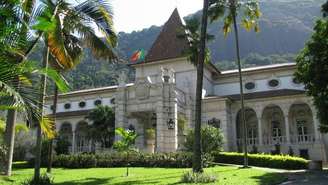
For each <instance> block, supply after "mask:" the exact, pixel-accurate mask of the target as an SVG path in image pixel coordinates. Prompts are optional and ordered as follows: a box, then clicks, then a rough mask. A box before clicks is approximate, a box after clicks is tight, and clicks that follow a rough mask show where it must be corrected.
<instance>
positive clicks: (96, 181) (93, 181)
mask: <svg viewBox="0 0 328 185" xmlns="http://www.w3.org/2000/svg"><path fill="white" fill-rule="evenodd" d="M114 178H115V177H110V178H86V179H83V180H77V181H67V182H61V183H55V184H56V185H102V184H109V183H110V181H111V180H112V179H114Z"/></svg>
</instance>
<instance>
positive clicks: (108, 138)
mask: <svg viewBox="0 0 328 185" xmlns="http://www.w3.org/2000/svg"><path fill="white" fill-rule="evenodd" d="M86 118H87V119H89V120H90V121H92V125H90V126H89V129H88V130H89V131H88V135H89V138H90V139H91V140H92V141H93V142H99V143H101V145H102V147H105V148H109V147H111V146H112V145H113V141H114V136H115V112H114V111H113V109H112V108H111V107H109V106H97V108H95V109H93V110H92V111H91V112H90V113H89V114H88V115H87V117H86Z"/></svg>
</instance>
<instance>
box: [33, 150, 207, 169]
mask: <svg viewBox="0 0 328 185" xmlns="http://www.w3.org/2000/svg"><path fill="white" fill-rule="evenodd" d="M127 155H128V154H127V153H122V152H110V153H103V154H75V155H58V156H55V157H54V163H53V164H54V166H55V167H61V168H95V167H98V168H112V167H127V166H130V167H161V168H190V167H191V166H192V156H193V154H192V153H190V152H177V153H153V154H151V153H141V152H134V153H133V155H129V156H128V157H127ZM202 160H203V164H204V166H205V167H209V166H211V164H212V163H211V162H212V160H213V158H212V157H211V156H210V155H209V154H206V155H204V157H203V158H202ZM44 162H45V161H44ZM29 164H30V165H33V161H29ZM42 165H43V166H45V165H46V163H43V164H42Z"/></svg>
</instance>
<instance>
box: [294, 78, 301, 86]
mask: <svg viewBox="0 0 328 185" xmlns="http://www.w3.org/2000/svg"><path fill="white" fill-rule="evenodd" d="M293 83H294V84H296V85H299V84H301V82H300V81H299V80H298V79H296V78H293Z"/></svg>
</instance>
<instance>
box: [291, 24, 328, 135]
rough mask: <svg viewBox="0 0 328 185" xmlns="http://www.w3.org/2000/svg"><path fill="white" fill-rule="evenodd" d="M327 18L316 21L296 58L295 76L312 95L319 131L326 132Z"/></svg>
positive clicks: (327, 100)
mask: <svg viewBox="0 0 328 185" xmlns="http://www.w3.org/2000/svg"><path fill="white" fill-rule="evenodd" d="M327 61H328V19H327V18H322V19H319V20H318V21H317V22H316V25H315V27H314V33H313V35H312V37H311V39H310V40H309V41H308V42H307V43H306V45H305V48H304V49H303V50H302V51H301V52H300V53H299V55H298V56H297V58H296V62H297V71H296V73H295V76H296V78H297V79H298V80H299V81H300V82H302V83H304V85H305V89H306V90H307V93H308V94H309V95H310V96H312V97H313V101H314V105H315V107H316V108H317V117H318V118H319V121H320V131H321V132H323V133H327V132H328V114H327V109H328V96H327V94H328V90H327V86H328V63H327Z"/></svg>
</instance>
